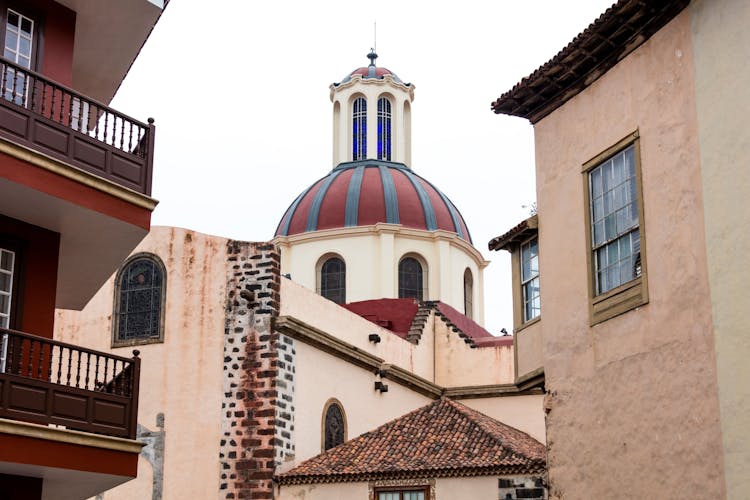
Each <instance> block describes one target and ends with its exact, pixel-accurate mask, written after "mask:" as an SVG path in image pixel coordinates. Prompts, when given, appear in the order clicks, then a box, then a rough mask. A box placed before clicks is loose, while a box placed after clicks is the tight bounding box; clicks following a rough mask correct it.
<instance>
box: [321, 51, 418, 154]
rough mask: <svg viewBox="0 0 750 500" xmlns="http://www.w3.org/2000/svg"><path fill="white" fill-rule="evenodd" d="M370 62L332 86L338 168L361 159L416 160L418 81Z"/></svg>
mask: <svg viewBox="0 0 750 500" xmlns="http://www.w3.org/2000/svg"><path fill="white" fill-rule="evenodd" d="M367 57H368V58H369V59H370V64H369V65H368V66H366V67H362V68H358V69H356V70H354V71H352V72H351V73H349V74H348V75H347V76H346V78H344V79H343V80H342V81H341V82H339V83H334V84H332V85H331V87H330V88H331V102H333V167H336V166H337V165H339V164H340V163H344V162H350V161H357V160H382V161H392V162H396V163H403V164H404V165H406V166H407V167H408V166H409V165H410V164H411V102H412V101H413V100H414V85H412V84H410V83H404V82H402V81H401V79H400V78H399V77H398V76H396V74H395V73H393V72H392V71H390V70H388V69H387V68H383V67H377V66H376V65H375V59H377V58H378V55H377V54H376V53H375V50H374V49H373V50H371V51H370V53H369V54H368V55H367Z"/></svg>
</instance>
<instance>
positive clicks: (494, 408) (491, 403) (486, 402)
mask: <svg viewBox="0 0 750 500" xmlns="http://www.w3.org/2000/svg"><path fill="white" fill-rule="evenodd" d="M543 400H544V396H542V395H541V394H533V395H528V396H505V397H500V398H475V399H461V400H459V403H462V404H465V405H466V406H468V407H469V408H473V409H475V410H477V411H479V412H481V413H484V414H485V415H487V416H489V417H492V418H494V419H495V420H498V421H500V422H502V423H504V424H505V425H510V426H511V427H515V428H516V429H518V430H519V431H523V432H525V433H526V434H528V435H530V436H531V437H533V438H534V439H536V440H537V441H539V442H540V443H545V442H546V441H545V438H546V431H545V428H544V408H543V402H544V401H543Z"/></svg>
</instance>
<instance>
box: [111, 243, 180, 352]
mask: <svg viewBox="0 0 750 500" xmlns="http://www.w3.org/2000/svg"><path fill="white" fill-rule="evenodd" d="M166 287H167V272H166V269H165V268H164V264H163V263H162V261H161V259H159V257H157V256H156V255H154V254H150V253H140V254H136V255H133V256H132V257H130V258H129V259H128V260H127V261H125V264H124V265H123V266H122V268H120V270H119V272H118V273H117V276H116V278H115V305H114V314H113V315H112V323H113V324H112V347H123V346H132V345H139V344H152V343H156V342H163V341H164V309H165V300H166Z"/></svg>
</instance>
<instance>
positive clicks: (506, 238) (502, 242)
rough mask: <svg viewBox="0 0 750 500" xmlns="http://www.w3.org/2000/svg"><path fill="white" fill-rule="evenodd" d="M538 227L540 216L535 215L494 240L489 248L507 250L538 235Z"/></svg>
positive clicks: (489, 244)
mask: <svg viewBox="0 0 750 500" xmlns="http://www.w3.org/2000/svg"><path fill="white" fill-rule="evenodd" d="M538 227H539V216H538V215H537V214H534V215H532V216H531V217H529V218H528V219H526V220H524V221H521V222H520V223H518V224H517V225H516V226H515V227H513V228H511V229H509V230H508V231H507V232H506V233H505V234H502V235H500V236H496V237H495V238H492V239H491V240H490V242H489V243H488V245H487V246H488V247H489V248H490V250H507V249H508V246H509V245H510V244H512V243H520V242H521V241H522V240H525V239H526V238H529V237H531V236H532V235H534V234H536V233H537V228H538Z"/></svg>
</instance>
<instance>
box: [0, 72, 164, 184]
mask: <svg viewBox="0 0 750 500" xmlns="http://www.w3.org/2000/svg"><path fill="white" fill-rule="evenodd" d="M153 122H154V120H153V119H151V118H149V120H148V124H145V123H142V122H139V121H137V120H135V119H133V118H130V117H129V116H127V115H124V114H122V113H119V112H117V111H115V110H113V109H112V108H109V107H108V106H106V105H104V104H102V103H100V102H97V101H95V100H93V99H90V98H88V97H85V96H83V95H81V94H78V93H77V92H75V91H74V90H71V89H69V88H67V87H65V86H64V85H61V84H59V83H56V82H53V81H52V80H48V79H47V78H45V77H43V76H42V75H40V74H38V73H35V72H33V71H30V70H28V69H25V68H23V67H21V66H18V65H16V64H13V63H12V62H10V61H8V60H6V59H2V58H0V136H2V137H4V138H7V139H9V140H11V141H13V142H16V143H19V144H22V145H24V146H27V147H30V148H32V149H34V150H38V151H40V152H42V153H44V154H46V155H49V156H52V157H54V158H57V159H60V160H63V161H65V162H67V163H70V164H72V165H74V166H76V167H79V168H81V169H83V170H86V171H88V172H90V173H93V174H95V175H98V176H100V177H103V178H105V179H107V180H110V181H112V182H115V183H117V184H119V185H121V186H125V187H127V188H130V189H133V190H135V191H137V192H139V193H142V194H146V195H150V194H151V175H152V167H153V158H154V133H155V128H154V123H153Z"/></svg>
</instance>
